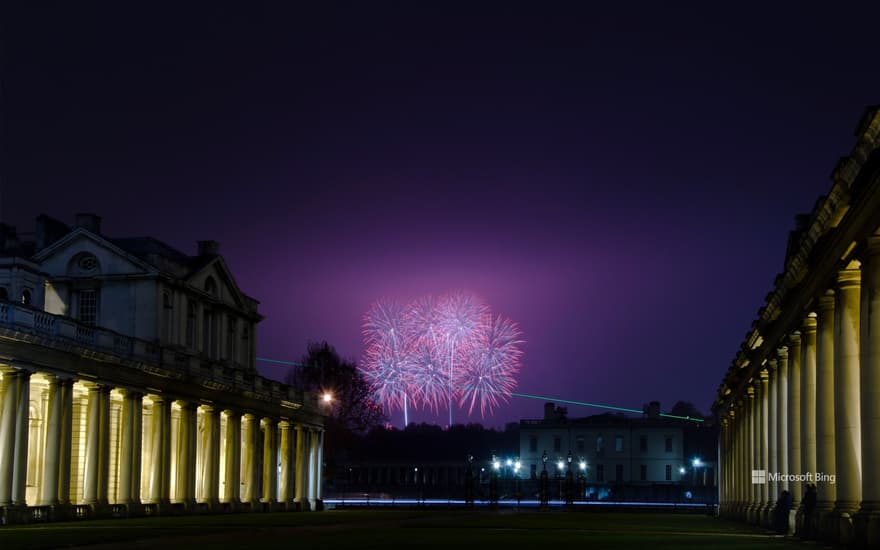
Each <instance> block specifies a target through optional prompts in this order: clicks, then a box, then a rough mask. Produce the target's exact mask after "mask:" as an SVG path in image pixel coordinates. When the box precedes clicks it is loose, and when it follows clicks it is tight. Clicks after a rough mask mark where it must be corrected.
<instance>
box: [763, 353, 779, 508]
mask: <svg viewBox="0 0 880 550" xmlns="http://www.w3.org/2000/svg"><path fill="white" fill-rule="evenodd" d="M765 389H766V390H767V472H768V473H769V472H775V473H779V471H780V468H779V449H778V447H777V446H776V441H777V437H778V432H777V430H778V426H779V424H778V418H777V417H778V415H779V408H778V407H779V392H778V390H779V362H778V361H777V360H776V359H775V358H773V359H770V360H769V361H767V385H766V386H765ZM778 495H779V481H773V480H771V479H770V476H769V475H768V476H767V500H766V501H765V502H766V503H767V510H770V509H772V508H773V506H774V504H775V503H776V497H777V496H778Z"/></svg>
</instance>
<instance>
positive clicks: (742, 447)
mask: <svg viewBox="0 0 880 550" xmlns="http://www.w3.org/2000/svg"><path fill="white" fill-rule="evenodd" d="M733 414H734V416H733V421H734V423H735V425H736V434H735V435H736V441H735V442H734V445H735V447H734V452H735V454H736V470H735V471H734V491H735V492H736V517H737V518H738V519H740V520H745V519H746V506H747V505H748V495H747V494H746V490H747V489H748V488H749V485H748V484H746V483H745V470H746V468H748V461H747V460H746V425H745V422H746V411H745V405H744V403H743V400H742V398H740V399H738V400H737V402H736V409H734V413H733Z"/></svg>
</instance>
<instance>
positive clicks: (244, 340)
mask: <svg viewBox="0 0 880 550" xmlns="http://www.w3.org/2000/svg"><path fill="white" fill-rule="evenodd" d="M250 349H251V348H250V344H248V329H247V327H246V326H245V327H244V328H242V329H241V364H242V365H249V364H250V358H249V355H248V354H249V353H250Z"/></svg>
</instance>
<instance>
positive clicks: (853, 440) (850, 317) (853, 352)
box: [830, 269, 877, 544]
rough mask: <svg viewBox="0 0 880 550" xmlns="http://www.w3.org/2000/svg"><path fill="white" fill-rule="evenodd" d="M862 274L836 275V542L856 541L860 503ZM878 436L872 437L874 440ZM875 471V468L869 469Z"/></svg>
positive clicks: (844, 272) (853, 270) (854, 271)
mask: <svg viewBox="0 0 880 550" xmlns="http://www.w3.org/2000/svg"><path fill="white" fill-rule="evenodd" d="M860 284H861V272H860V271H859V270H858V269H845V270H842V271H841V272H840V273H838V275H837V292H836V294H835V297H836V303H835V308H834V311H835V313H836V315H837V318H836V322H835V324H834V327H835V330H834V437H835V447H834V463H835V466H836V470H832V471H831V472H830V473H834V472H835V471H836V473H837V477H836V479H835V481H836V485H837V487H836V491H837V495H836V496H837V499H836V501H835V503H834V513H835V515H836V516H837V517H838V518H839V521H838V525H837V529H838V540H839V542H841V543H842V544H850V543H852V542H854V541H855V531H854V527H853V523H852V516H853V514H855V513H856V512H857V511H858V509H859V504H860V503H861V501H862V476H861V473H862V472H861V470H862V467H861V464H860V462H861V459H862V457H861V445H862V434H861V419H860V416H861V411H860V402H859V351H860V350H859V319H860V313H859V310H860V305H859V300H860V296H859V292H860ZM876 436H877V434H874V437H876ZM872 466H874V467H877V465H876V464H874V465H872Z"/></svg>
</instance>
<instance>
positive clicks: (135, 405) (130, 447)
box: [116, 390, 143, 506]
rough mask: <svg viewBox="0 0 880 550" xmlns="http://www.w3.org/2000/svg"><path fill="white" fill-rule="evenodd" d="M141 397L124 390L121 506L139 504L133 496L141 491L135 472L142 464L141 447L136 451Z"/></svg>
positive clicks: (119, 479) (120, 463)
mask: <svg viewBox="0 0 880 550" xmlns="http://www.w3.org/2000/svg"><path fill="white" fill-rule="evenodd" d="M142 406H143V405H142V403H141V395H140V394H138V393H134V392H132V391H130V390H122V426H121V427H122V441H121V443H122V444H121V449H120V452H119V476H118V478H117V479H118V482H117V484H116V495H117V496H116V501H117V502H118V503H120V504H124V505H126V506H130V505H131V504H132V503H133V502H137V500H138V499H137V498H133V496H132V495H138V494H139V492H140V491H139V489H140V481H139V480H138V483H137V484H135V478H134V472H135V471H137V470H139V468H136V467H135V466H136V465H138V466H139V464H140V462H139V461H137V464H136V458H135V454H136V451H137V454H139V453H140V449H139V446H138V448H137V449H136V448H135V447H136V444H135V439H136V438H137V435H138V433H139V432H140V430H139V429H138V428H139V426H138V424H139V422H138V420H139V419H140V416H139V415H138V412H139V411H140V409H141V407H142Z"/></svg>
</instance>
